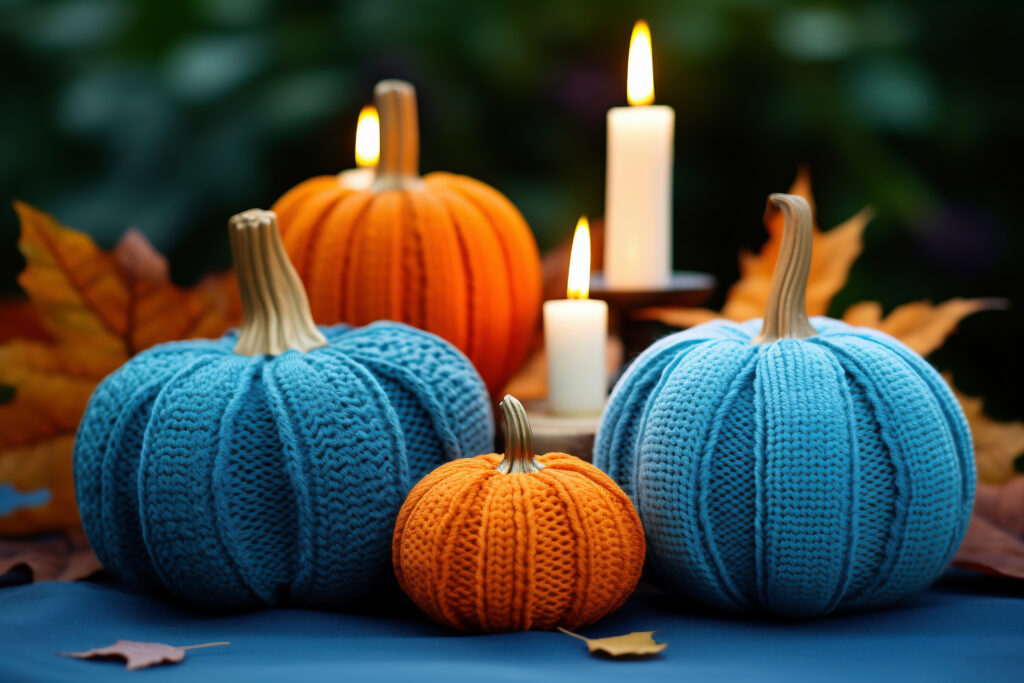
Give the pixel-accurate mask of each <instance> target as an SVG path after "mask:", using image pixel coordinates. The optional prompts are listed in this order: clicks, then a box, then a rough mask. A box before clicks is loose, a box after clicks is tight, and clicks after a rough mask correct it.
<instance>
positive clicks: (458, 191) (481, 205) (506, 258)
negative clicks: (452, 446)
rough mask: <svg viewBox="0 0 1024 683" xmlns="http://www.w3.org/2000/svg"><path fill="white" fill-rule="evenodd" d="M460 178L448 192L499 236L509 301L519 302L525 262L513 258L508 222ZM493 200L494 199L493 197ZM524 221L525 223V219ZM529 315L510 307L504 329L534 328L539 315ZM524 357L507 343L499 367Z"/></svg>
mask: <svg viewBox="0 0 1024 683" xmlns="http://www.w3.org/2000/svg"><path fill="white" fill-rule="evenodd" d="M458 180H459V182H450V181H449V182H448V183H446V188H447V189H448V192H450V193H451V194H454V195H456V196H458V197H460V198H461V199H462V200H463V201H465V202H467V203H468V204H469V205H470V206H472V207H473V208H475V209H476V211H477V212H479V213H480V215H481V216H483V217H484V219H485V221H486V223H487V227H488V228H489V229H490V230H491V231H492V232H493V233H494V235H495V237H496V238H497V240H496V241H497V244H498V248H499V249H498V251H499V253H500V255H501V258H502V260H503V262H504V264H505V270H506V272H507V273H508V274H509V277H507V278H504V281H505V282H507V283H508V287H509V296H508V298H509V301H511V302H518V301H520V300H521V295H520V293H519V292H518V291H517V290H518V289H519V288H520V287H521V286H522V285H521V284H520V278H518V277H514V276H513V273H516V272H517V271H519V270H521V269H522V266H523V264H520V263H514V262H513V260H512V258H511V254H510V249H509V245H508V244H507V242H506V240H505V239H504V238H505V237H506V235H505V234H504V231H503V230H502V226H504V225H506V223H503V222H502V221H499V220H495V217H494V216H493V214H492V213H491V211H490V210H489V206H488V205H487V203H486V202H483V201H480V200H479V199H478V198H477V197H476V196H474V195H473V193H471V192H465V191H463V188H462V187H460V185H461V184H462V181H463V180H464V179H463V178H459V179H458ZM466 184H467V185H468V184H469V183H466ZM492 201H493V199H492ZM506 201H507V200H506ZM520 220H522V219H521V217H520ZM523 222H524V223H525V221H523ZM460 234H461V233H460ZM460 241H461V240H460ZM538 258H539V256H538ZM524 263H525V260H524ZM527 277H528V276H527ZM538 296H539V292H538ZM528 317H529V316H528V315H524V316H520V315H519V312H518V311H517V310H516V308H515V306H514V305H513V306H510V307H509V308H508V317H507V320H506V322H505V328H504V329H508V330H515V331H516V332H517V333H520V334H522V333H523V332H522V330H523V329H524V328H528V327H529V328H532V327H534V326H536V323H537V316H536V315H534V316H533V324H532V325H530V324H529V322H528ZM521 318H522V319H521ZM532 332H533V331H532V329H530V331H529V332H528V333H529V334H531V335H532ZM524 349H525V350H526V353H523V354H522V356H523V359H525V357H526V355H527V353H528V352H529V346H527V345H524ZM523 359H519V358H516V357H514V356H513V352H512V349H511V347H510V346H508V345H507V344H506V345H505V347H504V348H503V349H502V354H501V356H500V361H499V362H498V363H497V364H498V366H499V367H509V366H510V365H513V364H517V363H519V362H521V360H523ZM508 379H509V378H508V377H503V378H502V381H500V382H499V383H500V384H505V383H507V381H508Z"/></svg>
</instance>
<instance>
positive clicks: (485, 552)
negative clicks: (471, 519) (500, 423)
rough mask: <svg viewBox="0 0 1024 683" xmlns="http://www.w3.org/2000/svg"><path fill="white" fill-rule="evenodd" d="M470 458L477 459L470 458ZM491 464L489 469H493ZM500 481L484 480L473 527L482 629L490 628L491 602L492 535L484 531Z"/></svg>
mask: <svg viewBox="0 0 1024 683" xmlns="http://www.w3.org/2000/svg"><path fill="white" fill-rule="evenodd" d="M472 460H474V461H475V460H477V459H476V458H472ZM497 461H498V458H497V457H495V462H494V463H493V465H497V464H498V463H497ZM493 465H492V467H491V468H490V469H493ZM501 483H502V480H501V479H498V478H496V477H490V478H489V479H486V480H484V482H483V484H482V485H481V487H480V492H481V494H482V495H483V502H482V504H481V506H480V528H479V529H474V530H473V531H475V532H476V533H478V534H480V535H481V537H482V538H481V541H480V542H479V544H478V547H477V556H476V577H477V580H476V601H475V606H476V618H477V623H478V624H479V625H480V628H481V629H482V630H484V631H489V630H490V629H491V624H490V613H491V604H490V600H489V595H488V592H489V591H488V588H489V586H488V581H487V569H488V567H489V566H490V565H489V563H488V558H490V556H491V552H492V549H491V538H492V535H491V534H489V533H484V532H485V531H487V530H488V529H489V528H490V518H491V514H490V510H491V508H492V506H494V505H495V502H494V501H495V498H496V497H497V491H498V489H499V488H500V486H501Z"/></svg>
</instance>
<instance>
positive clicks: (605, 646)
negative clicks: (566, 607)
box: [558, 628, 668, 657]
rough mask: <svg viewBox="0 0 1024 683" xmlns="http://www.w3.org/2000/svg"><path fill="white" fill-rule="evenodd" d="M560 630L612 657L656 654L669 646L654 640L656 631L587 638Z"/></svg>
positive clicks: (595, 650)
mask: <svg viewBox="0 0 1024 683" xmlns="http://www.w3.org/2000/svg"><path fill="white" fill-rule="evenodd" d="M558 630H559V631H561V632H562V633H564V634H565V635H567V636H572V637H573V638H576V639H578V640H582V641H583V642H584V643H586V644H587V649H588V650H590V652H591V653H604V654H606V655H609V656H611V657H624V656H632V657H639V656H643V655H656V654H658V653H659V652H661V651H662V650H664V649H665V648H666V647H668V643H656V642H654V637H653V636H654V631H634V632H633V633H627V634H626V635H624V636H612V637H609V638H585V637H584V636H581V635H580V634H578V633H573V632H572V631H567V630H565V629H564V628H559V629H558Z"/></svg>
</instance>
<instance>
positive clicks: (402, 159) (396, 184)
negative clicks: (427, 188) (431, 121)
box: [371, 79, 423, 192]
mask: <svg viewBox="0 0 1024 683" xmlns="http://www.w3.org/2000/svg"><path fill="white" fill-rule="evenodd" d="M373 100H374V104H376V105H377V112H378V115H379V116H380V161H378V162H377V173H376V175H375V176H374V178H373V185H372V188H371V189H372V190H373V191H374V192H384V191H387V190H407V189H415V188H418V187H422V185H423V180H421V179H420V124H419V116H418V114H417V111H416V89H415V88H414V87H412V83H407V82H406V81H399V80H395V79H389V80H386V81H381V82H380V83H378V84H377V86H376V87H375V88H374V89H373Z"/></svg>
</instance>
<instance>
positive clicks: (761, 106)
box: [0, 0, 1024, 418]
mask: <svg viewBox="0 0 1024 683" xmlns="http://www.w3.org/2000/svg"><path fill="white" fill-rule="evenodd" d="M639 17H644V18H646V19H648V21H649V22H650V24H651V28H652V33H653V42H654V53H655V57H654V59H655V85H656V90H657V100H658V102H659V103H663V104H669V105H672V106H673V107H675V109H676V115H677V125H676V150H675V158H676V165H675V244H676V253H675V263H676V266H677V267H678V268H693V269H700V270H706V271H710V272H712V273H715V274H716V275H717V276H718V277H719V279H720V281H721V282H722V283H723V284H724V285H727V284H728V283H730V282H732V281H733V280H734V279H735V278H736V276H737V267H736V254H737V251H738V250H739V249H740V248H741V247H747V248H757V247H758V246H759V244H760V242H761V241H763V239H764V232H763V229H762V227H761V224H760V217H761V213H762V211H763V207H764V201H765V196H766V195H767V194H768V193H769V192H772V191H778V190H784V189H786V188H787V187H788V186H789V183H790V182H791V181H792V178H793V176H794V173H795V170H796V168H797V166H798V165H799V164H801V163H806V164H807V165H809V167H810V168H811V169H812V172H813V177H814V187H815V192H816V195H817V201H818V207H819V214H820V223H821V225H822V226H823V227H824V228H828V227H831V226H832V225H835V224H836V223H838V222H839V221H841V220H842V219H845V218H846V217H848V216H849V215H851V214H852V213H854V212H855V211H856V210H857V209H859V208H860V207H861V206H863V205H865V204H873V205H874V206H875V207H876V209H877V211H878V217H877V218H876V219H875V221H874V222H872V223H871V224H870V226H869V228H868V231H867V234H866V248H865V252H864V255H863V256H862V257H861V258H860V259H859V261H858V262H857V265H856V266H855V267H854V270H853V274H852V277H851V279H850V283H849V285H848V286H847V287H846V289H845V290H844V291H843V292H842V293H841V294H840V296H839V297H838V298H837V300H836V301H835V303H834V308H833V311H832V313H833V314H840V313H841V312H842V311H843V310H844V309H845V307H846V306H847V305H848V304H850V303H852V302H854V301H858V300H862V299H874V300H879V301H881V302H882V303H883V304H884V305H885V307H886V310H889V309H891V308H892V307H893V306H895V305H897V304H899V303H904V302H907V301H911V300H916V299H923V298H925V299H932V300H935V301H940V300H944V299H946V298H948V297H951V296H1001V297H1006V298H1008V299H1009V300H1010V301H1011V303H1012V308H1011V309H1010V310H1009V311H999V312H986V313H981V314H978V315H976V316H974V317H972V318H970V319H968V320H967V321H965V322H964V323H963V324H962V325H961V328H960V331H959V332H958V333H956V334H955V335H954V336H953V337H952V338H951V339H950V341H949V342H948V343H947V345H946V347H945V348H944V349H943V350H941V351H940V352H937V353H936V354H935V355H934V357H933V358H932V360H933V361H934V362H935V363H936V364H937V365H939V366H940V367H943V368H952V369H953V370H954V371H955V373H956V377H957V383H958V384H959V385H960V386H961V387H962V388H963V389H965V390H966V391H968V392H970V393H981V394H983V395H984V396H986V398H987V405H988V408H989V411H990V412H991V413H993V414H994V415H996V416H998V417H1003V418H1009V417H1018V418H1024V391H1022V389H1024V360H1022V358H1024V354H1022V353H1021V352H1020V351H1019V347H1020V346H1021V341H1020V340H1021V338H1022V333H1024V318H1022V316H1021V314H1020V312H1019V310H1018V308H1019V304H1020V303H1021V302H1024V278H1022V277H1021V275H1020V266H1019V264H1020V263H1021V262H1022V261H1024V243H1022V237H1024V231H1022V230H1021V219H1020V216H1021V209H1020V202H1021V195H1022V191H1024V182H1022V181H1024V173H1022V171H1021V168H1020V165H1021V159H1022V156H1024V154H1022V153H1024V132H1022V131H1024V77H1022V66H1024V47H1022V43H1024V3H1021V2H1020V1H1019V0H1008V1H1005V2H995V1H994V0H974V1H971V2H941V1H937V2H927V1H926V2H911V1H909V0H908V1H905V2H783V1H781V0H774V1H773V0H666V1H656V0H652V1H649V2H633V3H627V2H607V3H599V2H592V1H585V0H545V1H543V2H541V1H535V0H518V1H515V2H481V1H480V0H449V1H447V2H440V1H427V0H423V1H415V0H407V1H405V2H400V1H398V0H365V1H362V2H334V3H326V2H295V1H292V2H284V1H278V2H272V1H270V0H254V1H249V2H243V1H241V0H238V1H236V0H205V1H199V0H191V1H189V0H176V1H169V0H147V1H145V2H142V1H136V2H132V1H130V0H64V1H61V2H39V1H37V2H28V1H24V0H22V1H18V0H0V73H2V74H3V83H2V85H3V90H2V97H0V195H2V196H3V197H4V198H5V199H13V198H15V197H16V198H20V199H23V200H25V201H27V202H30V203H32V204H34V205H36V206H38V207H40V208H42V209H44V210H46V211H49V212H52V213H54V214H56V215H57V217H58V218H59V219H60V220H61V221H63V222H64V223H66V224H68V225H71V226H73V227H76V228H79V229H82V230H85V231H87V232H89V233H90V234H92V235H93V236H94V237H95V239H96V240H97V241H98V242H99V243H100V244H101V245H103V246H110V245H111V244H113V243H114V242H115V241H116V239H117V238H118V237H119V236H120V234H121V233H122V231H123V230H124V229H125V228H127V227H128V226H136V227H138V228H140V229H141V230H142V231H143V232H144V233H145V234H146V235H147V236H148V237H149V238H150V240H151V241H152V242H153V243H154V244H155V245H156V246H157V248H159V249H160V250H161V251H163V252H164V253H166V254H168V255H169V257H170V259H171V263H172V272H173V276H174V278H175V280H176V281H178V282H180V283H182V284H188V283H190V282H192V281H194V280H196V279H197V278H198V277H199V276H200V275H201V274H202V273H203V272H205V271H208V270H210V269H215V268H221V267H224V266H226V265H227V262H228V251H227V244H226V233H225V230H224V225H225V220H226V218H227V217H228V216H229V215H231V214H232V213H235V212H237V211H238V210H240V209H243V208H248V207H250V206H261V207H265V206H268V205H270V204H271V203H272V202H273V200H274V199H276V198H277V197H278V196H279V195H280V194H281V193H282V192H284V191H285V190H286V189H288V188H289V187H290V186H292V185H294V184H295V183H297V182H298V181H300V180H302V179H304V178H306V177H309V176H311V175H314V174H319V173H325V172H335V171H338V170H341V169H343V168H347V167H350V166H352V165H353V164H352V147H353V136H354V127H355V120H356V116H357V113H358V111H359V108H360V107H361V106H362V105H363V104H364V103H366V102H367V101H369V99H370V96H371V91H372V87H373V84H374V82H376V81H377V80H378V79H380V78H383V77H401V78H405V79H408V80H410V81H412V82H413V83H414V84H415V85H416V86H417V88H418V90H419V96H420V111H421V127H422V139H423V149H422V168H423V170H424V171H429V170H435V169H444V170H451V171H456V172H461V173H467V174H470V175H473V176H476V177H479V178H481V179H482V180H485V181H487V182H489V183H491V184H493V185H495V186H496V187H498V188H499V189H501V190H502V191H503V192H505V193H506V194H507V195H508V196H509V197H510V198H511V199H512V200H513V201H514V202H515V203H516V204H517V205H518V206H519V207H520V209H521V210H522V211H523V213H524V214H525V215H526V218H527V220H528V221H529V222H530V224H531V226H532V227H533V229H534V231H535V233H536V235H537V239H538V241H539V242H540V244H541V247H542V248H544V247H546V246H550V245H551V244H553V243H555V242H556V241H558V240H560V239H563V238H565V237H567V236H568V235H569V233H570V232H571V229H572V227H573V225H574V223H575V219H576V217H577V216H578V215H579V214H580V213H588V214H590V215H593V216H597V215H600V213H601V212H602V210H603V192H604V153H605V149H604V147H605V112H606V110H607V109H608V108H609V107H611V106H614V105H619V104H624V103H625V73H626V53H627V47H628V39H629V34H630V30H631V28H632V25H633V22H634V21H635V20H636V19H637V18H639ZM16 237H17V222H16V219H15V215H14V212H13V210H4V211H2V212H0V293H4V294H11V293H14V292H15V291H16V289H17V285H16V283H15V276H16V274H17V272H18V271H19V270H20V268H21V259H20V256H19V255H18V254H17V251H16V247H15V242H16ZM724 291H725V287H724V286H723V288H722V290H721V291H720V292H719V293H718V294H717V295H716V298H715V300H713V301H712V304H715V305H717V304H720V303H721V300H722V296H723V294H724Z"/></svg>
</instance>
